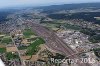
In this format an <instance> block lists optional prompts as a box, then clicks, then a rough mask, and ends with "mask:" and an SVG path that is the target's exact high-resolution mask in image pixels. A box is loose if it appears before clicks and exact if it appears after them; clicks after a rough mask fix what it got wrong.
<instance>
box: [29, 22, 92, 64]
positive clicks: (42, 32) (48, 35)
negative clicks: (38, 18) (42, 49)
mask: <svg viewBox="0 0 100 66" xmlns="http://www.w3.org/2000/svg"><path fill="white" fill-rule="evenodd" d="M27 25H28V26H30V28H32V30H33V31H35V32H36V34H37V35H39V36H41V37H43V38H44V39H45V41H46V44H47V46H48V47H49V48H51V49H53V50H56V51H58V52H61V53H63V54H64V55H66V56H69V55H72V56H70V57H69V58H70V59H79V56H78V55H73V54H75V53H76V52H75V51H74V50H72V49H71V48H70V47H69V46H68V45H67V44H66V43H65V42H64V41H63V40H62V39H61V38H59V37H58V36H57V35H56V34H55V33H54V32H53V31H52V30H49V29H48V28H46V27H44V26H41V25H39V24H34V23H32V22H27ZM80 61H81V60H78V62H77V64H78V66H91V65H90V64H88V63H80Z"/></svg>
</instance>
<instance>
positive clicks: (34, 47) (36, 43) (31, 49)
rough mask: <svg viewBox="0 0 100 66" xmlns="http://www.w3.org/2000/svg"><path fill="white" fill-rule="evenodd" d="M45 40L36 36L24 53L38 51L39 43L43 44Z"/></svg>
mask: <svg viewBox="0 0 100 66" xmlns="http://www.w3.org/2000/svg"><path fill="white" fill-rule="evenodd" d="M44 43H45V41H44V40H43V39H42V38H37V39H36V40H35V41H34V42H32V43H31V44H30V46H29V47H28V48H27V52H26V55H33V54H34V53H36V52H38V50H39V47H38V46H39V45H40V44H44Z"/></svg>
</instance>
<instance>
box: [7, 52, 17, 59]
mask: <svg viewBox="0 0 100 66" xmlns="http://www.w3.org/2000/svg"><path fill="white" fill-rule="evenodd" d="M6 58H7V59H8V60H12V59H18V58H19V56H18V54H12V53H11V52H8V53H6Z"/></svg>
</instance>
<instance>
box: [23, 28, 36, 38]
mask: <svg viewBox="0 0 100 66" xmlns="http://www.w3.org/2000/svg"><path fill="white" fill-rule="evenodd" d="M23 35H24V37H25V38H30V37H31V36H34V35H35V33H34V32H33V31H32V30H31V29H25V30H24V31H23Z"/></svg>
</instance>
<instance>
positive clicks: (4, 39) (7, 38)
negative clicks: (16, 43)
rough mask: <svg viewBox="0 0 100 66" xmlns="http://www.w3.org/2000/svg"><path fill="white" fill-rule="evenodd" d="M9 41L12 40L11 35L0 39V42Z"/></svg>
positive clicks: (7, 42)
mask: <svg viewBox="0 0 100 66" xmlns="http://www.w3.org/2000/svg"><path fill="white" fill-rule="evenodd" d="M10 42H12V39H11V37H9V36H7V37H4V38H3V39H2V41H1V43H6V44H9V43H10Z"/></svg>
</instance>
